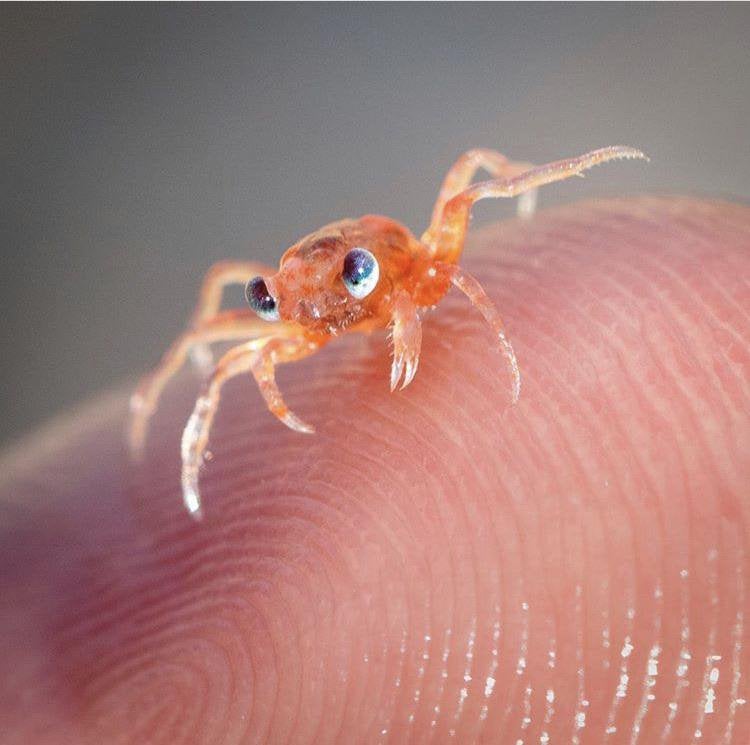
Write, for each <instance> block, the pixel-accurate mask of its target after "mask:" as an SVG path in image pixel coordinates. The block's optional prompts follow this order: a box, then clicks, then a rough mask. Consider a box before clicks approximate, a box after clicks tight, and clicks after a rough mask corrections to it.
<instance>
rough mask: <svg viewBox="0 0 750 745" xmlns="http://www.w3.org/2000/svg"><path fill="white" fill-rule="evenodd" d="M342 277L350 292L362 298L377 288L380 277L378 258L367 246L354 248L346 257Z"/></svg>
mask: <svg viewBox="0 0 750 745" xmlns="http://www.w3.org/2000/svg"><path fill="white" fill-rule="evenodd" d="M341 278H342V279H343V280H344V284H345V285H346V289H347V290H349V293H350V294H351V295H353V296H354V297H356V298H358V299H360V300H361V299H362V298H363V297H367V296H368V295H369V294H370V293H371V292H372V291H373V290H374V289H375V285H377V283H378V279H380V267H379V266H378V260H377V259H376V258H375V257H374V256H373V255H372V254H371V253H370V252H369V251H368V250H367V249H366V248H353V249H352V250H351V251H349V253H348V254H347V255H346V257H345V258H344V271H343V272H342V273H341Z"/></svg>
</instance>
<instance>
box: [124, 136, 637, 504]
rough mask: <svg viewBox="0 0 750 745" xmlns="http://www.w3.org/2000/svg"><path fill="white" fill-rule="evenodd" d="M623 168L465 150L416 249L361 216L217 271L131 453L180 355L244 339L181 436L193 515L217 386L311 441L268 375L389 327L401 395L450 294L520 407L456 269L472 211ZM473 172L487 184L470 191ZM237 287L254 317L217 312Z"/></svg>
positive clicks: (498, 332) (135, 413)
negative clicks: (248, 396)
mask: <svg viewBox="0 0 750 745" xmlns="http://www.w3.org/2000/svg"><path fill="white" fill-rule="evenodd" d="M620 158H643V159H645V158H646V156H645V155H644V154H643V153H641V152H640V151H638V150H635V149H633V148H630V147H623V146H617V147H607V148H602V149H600V150H594V151H592V152H590V153H586V154H585V155H581V156H580V157H578V158H571V159H568V160H561V161H557V162H555V163H548V164H547V165H543V166H538V167H533V166H531V165H530V164H528V163H517V162H512V161H509V160H508V159H507V158H506V157H505V156H503V155H501V154H500V153H498V152H496V151H494V150H483V149H475V150H469V151H467V152H466V153H464V154H463V155H462V156H461V157H460V158H459V159H458V160H457V161H456V162H455V163H454V165H453V166H452V167H451V168H450V170H449V171H448V173H447V174H446V176H445V179H444V181H443V184H442V187H441V189H440V193H439V194H438V198H437V201H436V202H435V206H434V208H433V211H432V220H431V222H430V226H429V227H428V228H427V230H426V231H425V232H424V233H423V234H422V237H421V238H420V239H419V240H418V239H417V238H416V237H415V236H414V235H413V234H412V233H411V232H410V231H409V230H408V228H406V227H404V226H403V225H401V224H400V223H398V222H396V221H395V220H391V219H389V218H387V217H382V216H379V215H365V216H364V217H360V218H358V219H356V220H353V219H346V220H339V221H338V222H334V223H331V224H330V225H326V226H325V227H323V228H321V229H320V230H317V231H316V232H314V233H311V234H310V235H308V236H306V237H304V238H303V239H302V240H300V241H299V242H298V243H296V244H295V245H293V246H292V247H291V248H289V249H288V250H287V251H286V253H285V254H284V255H283V256H282V258H281V264H280V266H279V269H278V271H277V272H274V270H273V269H269V268H267V267H263V266H259V265H258V264H255V263H251V262H244V261H236V262H234V261H232V262H222V263H219V264H216V265H215V266H214V267H212V268H211V269H210V271H209V272H208V274H207V276H206V278H205V280H204V283H203V287H202V289H201V292H200V298H199V301H198V305H197V308H196V310H195V312H194V315H193V318H192V322H191V324H190V326H189V327H188V330H187V331H186V332H185V333H184V334H183V335H182V336H181V337H179V339H177V341H176V342H175V343H174V344H173V345H172V347H171V348H170V349H169V351H168V352H167V353H166V355H165V356H164V358H163V359H162V361H161V364H160V365H159V366H158V367H157V368H156V370H155V371H154V372H153V373H152V374H151V375H150V376H149V377H147V378H146V379H145V380H144V381H143V382H142V383H141V385H140V387H139V388H138V390H137V391H136V393H135V394H134V395H133V397H132V400H131V410H132V419H131V425H130V432H129V439H130V446H131V449H132V450H133V451H134V453H136V454H138V453H140V452H141V450H142V447H143V443H144V440H145V436H146V428H147V425H148V420H149V418H150V416H151V414H152V413H153V412H154V410H155V408H156V405H157V401H158V399H159V395H160V394H161V392H162V390H163V389H164V386H165V385H166V383H167V381H168V380H169V379H170V377H171V376H172V375H174V374H175V372H176V371H177V370H178V369H179V368H180V366H181V365H182V364H183V362H184V361H185V358H186V357H187V356H188V355H191V356H192V358H193V360H194V361H195V362H196V363H197V364H198V365H199V366H201V367H204V368H205V367H208V366H210V365H211V362H212V358H211V352H210V349H209V347H208V345H209V344H210V343H213V342H219V341H223V342H226V341H235V340H236V341H241V340H242V341H243V343H241V344H239V345H238V346H235V347H233V348H232V349H230V350H229V351H228V352H227V353H226V354H225V355H224V356H223V357H222V358H221V359H220V360H219V362H218V363H217V364H216V366H215V367H214V368H213V372H212V373H211V374H210V376H209V378H208V381H207V383H206V384H205V387H204V390H203V392H202V394H201V395H200V397H199V398H198V400H197V401H196V403H195V408H194V410H193V413H192V415H191V416H190V419H189V420H188V423H187V425H186V427H185V431H184V433H183V436H182V489H183V497H184V500H185V505H186V507H187V509H188V510H189V511H190V513H192V514H193V515H195V516H196V517H199V516H200V497H199V492H198V475H199V469H200V466H201V464H202V462H203V457H204V453H205V450H206V445H207V443H208V436H209V430H210V428H211V423H212V421H213V418H214V414H215V413H216V410H217V407H218V404H219V399H220V394H221V388H222V386H223V385H224V383H225V382H226V381H227V380H228V379H229V378H232V377H234V376H236V375H240V374H243V373H246V372H250V373H252V375H253V377H254V378H255V380H256V382H257V384H258V387H259V388H260V392H261V394H262V396H263V398H264V399H265V402H266V405H267V406H268V408H269V410H270V411H271V413H273V414H274V415H275V416H277V417H278V418H279V419H280V420H281V421H282V422H283V423H284V424H286V425H287V427H290V428H291V429H293V430H296V431H298V432H313V428H312V427H311V426H310V425H309V424H306V423H305V422H303V421H302V420H301V419H300V418H299V417H297V416H296V415H295V414H294V413H292V412H291V411H290V410H289V409H288V408H287V406H286V404H285V403H284V399H283V398H282V396H281V393H280V392H279V389H278V387H277V386H276V381H275V376H274V369H275V367H276V366H277V365H280V364H282V363H285V362H292V361H295V360H301V359H302V358H304V357H307V356H308V355H311V354H313V353H314V352H317V351H318V350H319V349H320V348H321V347H323V346H324V345H325V344H327V343H328V341H330V339H331V338H332V337H334V336H337V335H338V334H342V333H348V332H351V331H360V332H365V333H369V332H371V331H373V330H374V329H382V328H386V327H389V326H390V327H391V329H392V336H393V364H392V367H391V380H390V384H391V390H392V391H393V390H395V389H396V387H397V386H398V385H399V383H401V387H402V388H404V387H406V386H407V385H409V383H410V382H411V381H412V380H413V378H414V375H415V374H416V372H417V366H418V364H419V353H420V344H421V339H422V328H421V321H420V311H422V310H423V309H426V308H430V307H432V306H434V305H436V304H437V303H438V301H439V300H440V299H441V298H442V297H443V296H444V295H445V294H446V292H447V291H448V289H449V287H450V286H451V285H454V286H455V287H457V288H458V289H459V290H461V291H462V292H463V293H464V294H465V295H466V296H467V297H468V299H469V300H470V301H471V302H472V303H473V304H474V306H475V307H476V308H477V310H479V312H480V313H481V314H482V315H483V316H484V318H485V319H486V321H487V322H488V323H489V324H490V326H491V327H492V330H493V332H494V334H495V336H496V338H497V339H498V341H499V344H500V348H501V350H502V352H503V354H504V356H505V358H506V361H507V364H508V368H509V371H510V376H511V379H512V387H511V396H512V400H513V402H515V401H517V400H518V397H519V393H520V389H521V376H520V373H519V370H518V363H517V362H516V356H515V354H514V352H513V348H512V346H511V345H510V342H509V341H508V340H507V338H506V336H505V333H504V331H503V325H502V321H501V319H500V316H499V314H498V312H497V310H496V309H495V307H494V305H493V304H492V302H491V300H490V299H489V298H488V297H487V295H486V294H485V292H484V290H483V289H482V287H481V286H480V284H479V282H477V280H476V279H474V277H472V276H471V275H470V274H469V273H468V272H466V271H465V270H464V269H462V268H461V267H459V266H458V259H459V257H460V256H461V251H462V249H463V246H464V239H465V237H466V230H467V226H468V222H469V215H470V212H471V208H472V205H473V204H474V203H475V202H477V201H479V200H480V199H486V198H489V197H516V196H519V197H521V199H520V200H519V204H518V211H519V214H520V215H522V216H528V215H530V214H532V213H533V211H534V206H535V202H536V189H537V188H538V187H540V186H543V185H545V184H549V183H551V182H553V181H561V180H563V179H566V178H569V177H570V176H575V175H579V174H581V173H582V172H583V171H585V170H586V169H588V168H591V167H592V166H595V165H597V164H599V163H604V162H606V161H609V160H615V159H620ZM480 169H484V170H485V171H487V172H488V173H489V174H490V175H491V176H493V179H492V180H489V181H482V182H479V183H475V184H471V182H472V179H473V178H474V176H475V174H476V173H477V171H478V170H480ZM236 283H242V284H245V283H246V287H245V294H246V297H247V301H248V304H249V306H250V309H249V310H247V309H244V310H230V311H220V306H221V299H222V293H223V289H224V288H225V287H226V286H227V285H230V284H236Z"/></svg>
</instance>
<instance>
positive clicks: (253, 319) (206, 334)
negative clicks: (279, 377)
mask: <svg viewBox="0 0 750 745" xmlns="http://www.w3.org/2000/svg"><path fill="white" fill-rule="evenodd" d="M268 330H269V326H268V323H267V322H266V321H262V320H260V319H259V318H258V317H257V316H256V315H255V313H253V312H252V311H250V310H245V309H239V310H227V311H223V312H222V313H218V314H216V315H215V316H212V317H210V318H206V319H205V320H203V321H202V322H200V323H197V324H196V325H195V326H193V327H192V328H190V330H188V331H186V332H185V333H184V334H182V336H180V337H179V338H178V339H177V340H176V341H175V342H174V343H173V344H172V346H171V347H170V348H169V349H168V350H167V352H166V354H165V355H164V357H163V358H162V360H161V362H160V363H159V365H158V366H157V367H156V369H155V370H154V371H153V372H151V374H149V375H147V376H146V377H144V378H143V380H142V381H141V383H140V384H139V386H138V389H137V390H136V391H135V393H133V395H132V396H131V398H130V421H129V425H128V443H129V446H130V452H131V454H132V455H133V456H134V457H135V458H140V456H141V455H142V451H143V445H144V442H145V440H146V435H147V432H148V424H149V420H150V419H151V416H152V415H153V413H154V411H155V410H156V406H157V404H158V402H159V397H160V396H161V393H162V391H163V390H164V388H165V386H166V385H167V383H168V382H169V380H170V378H172V377H173V376H174V375H175V374H176V373H177V371H178V370H179V369H180V368H181V367H182V365H183V363H184V362H185V358H186V357H187V356H188V354H190V353H191V352H192V350H194V349H195V348H196V347H197V346H199V345H204V346H205V347H206V348H208V346H209V345H210V344H213V343H215V342H229V341H233V342H237V341H245V340H247V339H253V338H256V339H257V338H259V337H262V336H265V335H266V334H267V333H268Z"/></svg>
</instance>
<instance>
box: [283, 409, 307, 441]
mask: <svg viewBox="0 0 750 745" xmlns="http://www.w3.org/2000/svg"><path fill="white" fill-rule="evenodd" d="M279 419H281V421H282V422H284V424H286V426H287V427H289V429H293V430H294V431H295V432H301V433H302V434H305V435H312V434H314V433H315V427H313V426H312V424H308V423H307V422H305V421H303V420H302V419H300V418H299V417H298V416H297V415H296V414H293V413H292V412H291V411H287V413H286V414H284V416H282V417H279Z"/></svg>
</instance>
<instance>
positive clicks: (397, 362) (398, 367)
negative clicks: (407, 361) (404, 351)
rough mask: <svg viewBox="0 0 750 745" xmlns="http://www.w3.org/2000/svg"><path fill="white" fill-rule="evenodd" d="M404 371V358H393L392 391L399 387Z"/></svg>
mask: <svg viewBox="0 0 750 745" xmlns="http://www.w3.org/2000/svg"><path fill="white" fill-rule="evenodd" d="M403 371H404V358H403V357H401V356H399V357H396V358H395V359H394V360H393V364H392V365H391V393H393V392H394V391H395V390H396V388H397V387H398V381H399V380H401V373H403Z"/></svg>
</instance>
